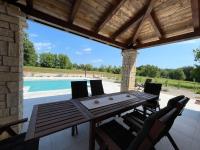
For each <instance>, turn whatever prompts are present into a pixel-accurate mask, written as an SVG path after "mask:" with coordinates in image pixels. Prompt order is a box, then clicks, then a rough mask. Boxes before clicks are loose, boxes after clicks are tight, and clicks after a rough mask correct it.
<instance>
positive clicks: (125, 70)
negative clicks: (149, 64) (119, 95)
mask: <svg viewBox="0 0 200 150" xmlns="http://www.w3.org/2000/svg"><path fill="white" fill-rule="evenodd" d="M122 57H123V60H122V72H121V74H122V80H121V92H126V91H129V90H134V89H135V76H136V67H135V63H136V57H137V50H135V49H127V50H122Z"/></svg>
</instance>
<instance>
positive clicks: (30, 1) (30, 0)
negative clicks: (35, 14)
mask: <svg viewBox="0 0 200 150" xmlns="http://www.w3.org/2000/svg"><path fill="white" fill-rule="evenodd" d="M26 6H27V10H28V11H31V9H32V8H33V0H26Z"/></svg>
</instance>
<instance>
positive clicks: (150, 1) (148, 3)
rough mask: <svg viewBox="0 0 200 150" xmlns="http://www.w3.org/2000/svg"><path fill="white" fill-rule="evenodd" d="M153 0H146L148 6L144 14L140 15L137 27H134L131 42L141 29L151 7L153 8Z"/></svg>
mask: <svg viewBox="0 0 200 150" xmlns="http://www.w3.org/2000/svg"><path fill="white" fill-rule="evenodd" d="M155 2H156V1H155V0H148V2H147V5H148V8H147V9H146V11H145V13H144V16H143V17H142V20H141V22H140V23H139V26H138V28H137V29H136V32H135V35H134V36H133V43H134V42H135V41H136V39H137V37H138V35H139V33H140V31H141V29H142V25H143V23H144V21H145V19H146V18H147V17H148V16H149V14H150V13H151V11H152V9H153V5H154V4H155Z"/></svg>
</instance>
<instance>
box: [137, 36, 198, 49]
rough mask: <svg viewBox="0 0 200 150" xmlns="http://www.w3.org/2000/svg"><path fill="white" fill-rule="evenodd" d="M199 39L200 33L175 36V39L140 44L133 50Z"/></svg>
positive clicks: (169, 38)
mask: <svg viewBox="0 0 200 150" xmlns="http://www.w3.org/2000/svg"><path fill="white" fill-rule="evenodd" d="M199 37H200V33H198V32H190V33H186V34H182V35H177V36H173V37H168V38H162V39H160V40H157V41H153V42H147V43H144V44H138V45H135V46H133V48H135V49H141V48H148V47H152V46H158V45H163V44H169V43H174V42H181V41H184V40H191V39H195V38H199Z"/></svg>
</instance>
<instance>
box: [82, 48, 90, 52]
mask: <svg viewBox="0 0 200 150" xmlns="http://www.w3.org/2000/svg"><path fill="white" fill-rule="evenodd" d="M83 51H84V52H91V51H92V49H91V48H84V49H83Z"/></svg>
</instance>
